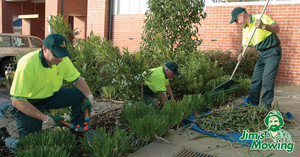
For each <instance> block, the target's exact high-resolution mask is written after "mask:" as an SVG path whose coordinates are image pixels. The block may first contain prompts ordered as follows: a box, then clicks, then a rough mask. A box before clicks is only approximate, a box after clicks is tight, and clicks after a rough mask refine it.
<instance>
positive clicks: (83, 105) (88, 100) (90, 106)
mask: <svg viewBox="0 0 300 157" xmlns="http://www.w3.org/2000/svg"><path fill="white" fill-rule="evenodd" d="M92 100H93V99H92ZM86 108H88V111H89V115H91V108H92V104H91V102H90V99H89V98H86V101H85V102H84V103H82V105H81V111H82V112H84V111H85V109H86Z"/></svg>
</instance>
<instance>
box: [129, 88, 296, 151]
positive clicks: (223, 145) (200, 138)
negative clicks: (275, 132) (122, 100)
mask: <svg viewBox="0 0 300 157" xmlns="http://www.w3.org/2000/svg"><path fill="white" fill-rule="evenodd" d="M276 102H278V104H279V106H280V110H285V109H288V110H289V111H290V112H291V113H292V114H293V119H294V120H295V121H296V122H297V123H298V128H296V129H293V130H288V132H289V133H291V135H292V139H293V142H295V147H294V148H295V149H294V151H293V152H292V153H287V152H286V151H285V150H272V151H270V150H260V151H258V150H250V148H249V147H247V146H242V145H240V144H236V143H231V142H229V141H227V140H223V139H220V138H216V137H211V136H207V135H205V134H201V133H199V132H197V131H194V130H191V129H186V128H183V127H182V128H179V129H177V130H176V131H170V132H169V133H168V135H167V136H165V137H163V138H164V139H166V140H167V141H169V143H167V142H164V141H156V142H152V143H151V144H149V145H147V146H145V147H144V148H142V149H140V150H139V151H137V152H135V153H133V154H131V155H129V156H130V157H173V156H188V155H181V154H183V153H186V154H188V153H187V152H189V153H190V154H191V152H194V154H196V155H195V156H201V153H202V155H204V154H209V155H213V156H219V157H298V156H300V155H299V154H300V129H299V126H300V125H299V124H300V86H296V85H276V87H275V98H274V103H276ZM197 152H198V153H197ZM190 156H192V155H190Z"/></svg>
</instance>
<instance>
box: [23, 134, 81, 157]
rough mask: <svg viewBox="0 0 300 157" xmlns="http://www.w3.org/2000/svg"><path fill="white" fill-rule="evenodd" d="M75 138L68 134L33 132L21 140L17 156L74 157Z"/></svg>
mask: <svg viewBox="0 0 300 157" xmlns="http://www.w3.org/2000/svg"><path fill="white" fill-rule="evenodd" d="M75 143H76V137H75V135H73V134H70V133H69V132H62V131H54V130H46V131H40V132H35V133H32V134H29V135H27V136H24V137H22V138H21V140H20V143H19V144H18V150H17V152H18V155H19V156H22V157H32V156H49V157H58V156H66V157H67V156H74V155H75V153H76V146H75Z"/></svg>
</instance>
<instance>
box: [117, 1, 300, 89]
mask: <svg viewBox="0 0 300 157" xmlns="http://www.w3.org/2000/svg"><path fill="white" fill-rule="evenodd" d="M258 3H259V4H258ZM258 3H256V4H254V3H252V4H251V5H246V6H241V3H239V5H231V6H226V5H224V6H208V7H206V12H207V17H206V19H205V20H204V21H201V25H202V26H199V28H200V38H202V39H203V43H202V45H200V47H199V48H200V49H201V50H205V49H219V48H221V49H224V50H230V51H232V52H233V54H234V55H235V53H236V52H240V51H241V50H242V46H241V45H242V28H241V26H237V25H236V24H229V21H230V19H231V11H232V9H233V8H235V7H238V6H241V7H245V8H246V9H247V11H248V13H250V14H259V13H261V11H262V9H263V7H264V3H265V2H263V3H260V2H258ZM274 3H275V2H274ZM278 3H280V2H278ZM281 3H282V2H281ZM265 13H266V14H268V15H269V16H270V17H271V18H272V19H273V20H275V21H276V22H277V23H278V24H279V26H280V28H281V32H280V33H278V37H279V39H280V40H281V42H282V43H281V47H282V60H281V63H280V66H279V71H278V75H277V80H276V82H277V83H284V84H297V85H299V84H300V41H299V38H300V31H299V30H300V4H269V6H268V7H267V10H266V12H265ZM144 19H145V16H144V15H114V16H113V42H114V44H115V45H117V46H120V47H128V48H129V50H130V51H137V50H138V49H139V43H140V42H141V38H140V37H141V33H142V32H143V29H142V26H143V20H144ZM129 38H133V40H129ZM216 40H217V41H216ZM232 70H233V69H232Z"/></svg>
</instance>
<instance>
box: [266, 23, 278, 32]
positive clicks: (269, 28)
mask: <svg viewBox="0 0 300 157" xmlns="http://www.w3.org/2000/svg"><path fill="white" fill-rule="evenodd" d="M265 30H267V31H269V32H272V33H278V32H280V27H279V26H278V24H273V25H266V26H265Z"/></svg>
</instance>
